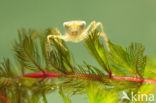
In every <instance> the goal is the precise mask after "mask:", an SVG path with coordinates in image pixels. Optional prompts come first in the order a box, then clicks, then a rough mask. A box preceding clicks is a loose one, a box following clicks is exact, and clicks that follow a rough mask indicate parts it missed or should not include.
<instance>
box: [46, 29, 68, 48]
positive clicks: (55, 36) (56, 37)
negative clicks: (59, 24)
mask: <svg viewBox="0 0 156 103" xmlns="http://www.w3.org/2000/svg"><path fill="white" fill-rule="evenodd" d="M56 33H57V34H59V35H48V36H47V42H48V45H49V47H50V50H52V45H51V43H50V39H51V38H52V39H54V41H55V42H56V43H58V44H59V45H60V46H61V47H62V48H64V49H65V50H67V49H66V48H65V47H64V46H63V45H62V44H61V43H60V42H59V41H58V39H62V40H64V39H65V38H64V37H65V36H63V35H62V34H61V32H60V31H59V30H58V29H56Z"/></svg>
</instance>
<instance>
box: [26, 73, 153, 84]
mask: <svg viewBox="0 0 156 103" xmlns="http://www.w3.org/2000/svg"><path fill="white" fill-rule="evenodd" d="M60 75H61V74H60V73H52V72H36V73H31V74H26V75H23V77H28V78H57V77H59V76H60ZM68 75H73V76H75V78H78V79H86V80H94V79H102V78H101V76H100V75H96V74H95V75H91V74H64V75H63V77H67V76H68ZM106 77H107V78H110V79H114V80H119V81H129V82H139V83H146V84H156V79H155V80H154V79H143V78H138V77H127V76H115V75H112V76H111V77H110V76H109V75H106Z"/></svg>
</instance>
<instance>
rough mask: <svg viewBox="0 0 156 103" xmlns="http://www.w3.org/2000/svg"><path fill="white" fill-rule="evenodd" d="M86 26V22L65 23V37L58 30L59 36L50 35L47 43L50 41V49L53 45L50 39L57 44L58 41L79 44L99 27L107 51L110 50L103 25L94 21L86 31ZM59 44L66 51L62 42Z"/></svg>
mask: <svg viewBox="0 0 156 103" xmlns="http://www.w3.org/2000/svg"><path fill="white" fill-rule="evenodd" d="M85 25H86V22H85V21H78V20H75V21H67V22H64V24H63V26H64V27H65V30H66V33H65V35H62V34H61V32H60V31H59V30H58V29H56V32H57V33H58V34H59V35H48V37H47V41H48V44H49V46H50V48H51V49H52V47H51V44H50V38H52V39H54V40H55V41H56V42H58V40H57V39H62V40H64V41H71V42H79V41H81V40H84V39H86V38H87V37H88V36H87V35H88V34H89V32H93V31H94V30H95V29H97V27H100V29H101V32H100V34H99V35H100V36H102V37H103V38H104V40H105V42H106V45H107V49H108V50H109V47H108V39H107V37H106V34H105V33H104V31H103V25H102V23H100V22H95V21H92V22H91V24H90V25H88V27H87V28H86V29H85ZM58 43H59V44H60V45H61V46H62V47H63V48H64V49H66V48H65V47H64V46H63V45H62V44H61V43H60V42H58Z"/></svg>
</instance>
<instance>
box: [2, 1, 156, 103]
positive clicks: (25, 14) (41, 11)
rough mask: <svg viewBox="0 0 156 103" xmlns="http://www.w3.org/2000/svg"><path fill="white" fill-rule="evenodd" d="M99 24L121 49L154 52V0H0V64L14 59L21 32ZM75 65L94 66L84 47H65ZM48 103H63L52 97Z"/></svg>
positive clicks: (83, 102)
mask: <svg viewBox="0 0 156 103" xmlns="http://www.w3.org/2000/svg"><path fill="white" fill-rule="evenodd" d="M68 20H85V21H86V22H87V24H89V23H90V22H91V21H93V20H95V21H100V22H102V23H103V25H104V29H105V32H106V33H107V35H108V38H109V39H110V40H111V41H112V42H114V43H116V44H120V45H125V46H128V45H129V44H130V43H131V42H141V43H143V45H145V46H146V53H148V55H150V56H152V55H154V53H155V50H156V42H155V41H156V0H0V60H2V58H3V57H9V58H13V55H12V54H13V51H12V50H11V49H12V42H13V41H14V39H16V38H17V30H18V29H20V28H27V29H29V28H34V29H38V30H41V31H43V30H45V29H46V28H48V27H56V28H59V29H60V31H62V32H64V28H63V26H62V24H63V22H64V21H68ZM67 44H68V47H69V49H70V50H71V51H72V52H73V55H74V57H75V60H76V62H77V63H79V64H81V63H82V62H83V60H85V61H87V62H88V63H90V64H94V65H97V64H96V62H95V60H94V59H93V58H92V57H91V56H90V55H89V54H88V52H87V51H86V49H85V48H84V47H83V43H82V42H80V43H77V44H75V43H67ZM47 97H48V100H49V101H50V102H49V103H63V101H62V99H61V97H60V96H59V95H58V94H57V93H54V94H52V95H48V96H47ZM72 101H73V103H87V99H86V97H85V96H73V97H72Z"/></svg>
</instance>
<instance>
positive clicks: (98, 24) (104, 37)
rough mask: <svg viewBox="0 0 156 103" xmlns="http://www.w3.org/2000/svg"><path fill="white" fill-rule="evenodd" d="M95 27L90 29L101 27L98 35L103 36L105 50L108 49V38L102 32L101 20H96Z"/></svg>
mask: <svg viewBox="0 0 156 103" xmlns="http://www.w3.org/2000/svg"><path fill="white" fill-rule="evenodd" d="M94 26H95V27H94V28H93V29H92V31H94V30H95V29H97V28H98V27H100V29H101V33H99V35H100V36H102V37H103V39H104V40H105V43H106V47H107V50H108V51H110V48H109V43H108V42H109V40H108V38H107V36H106V34H105V32H104V28H103V25H102V23H101V22H97V23H96V24H95V25H94Z"/></svg>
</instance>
